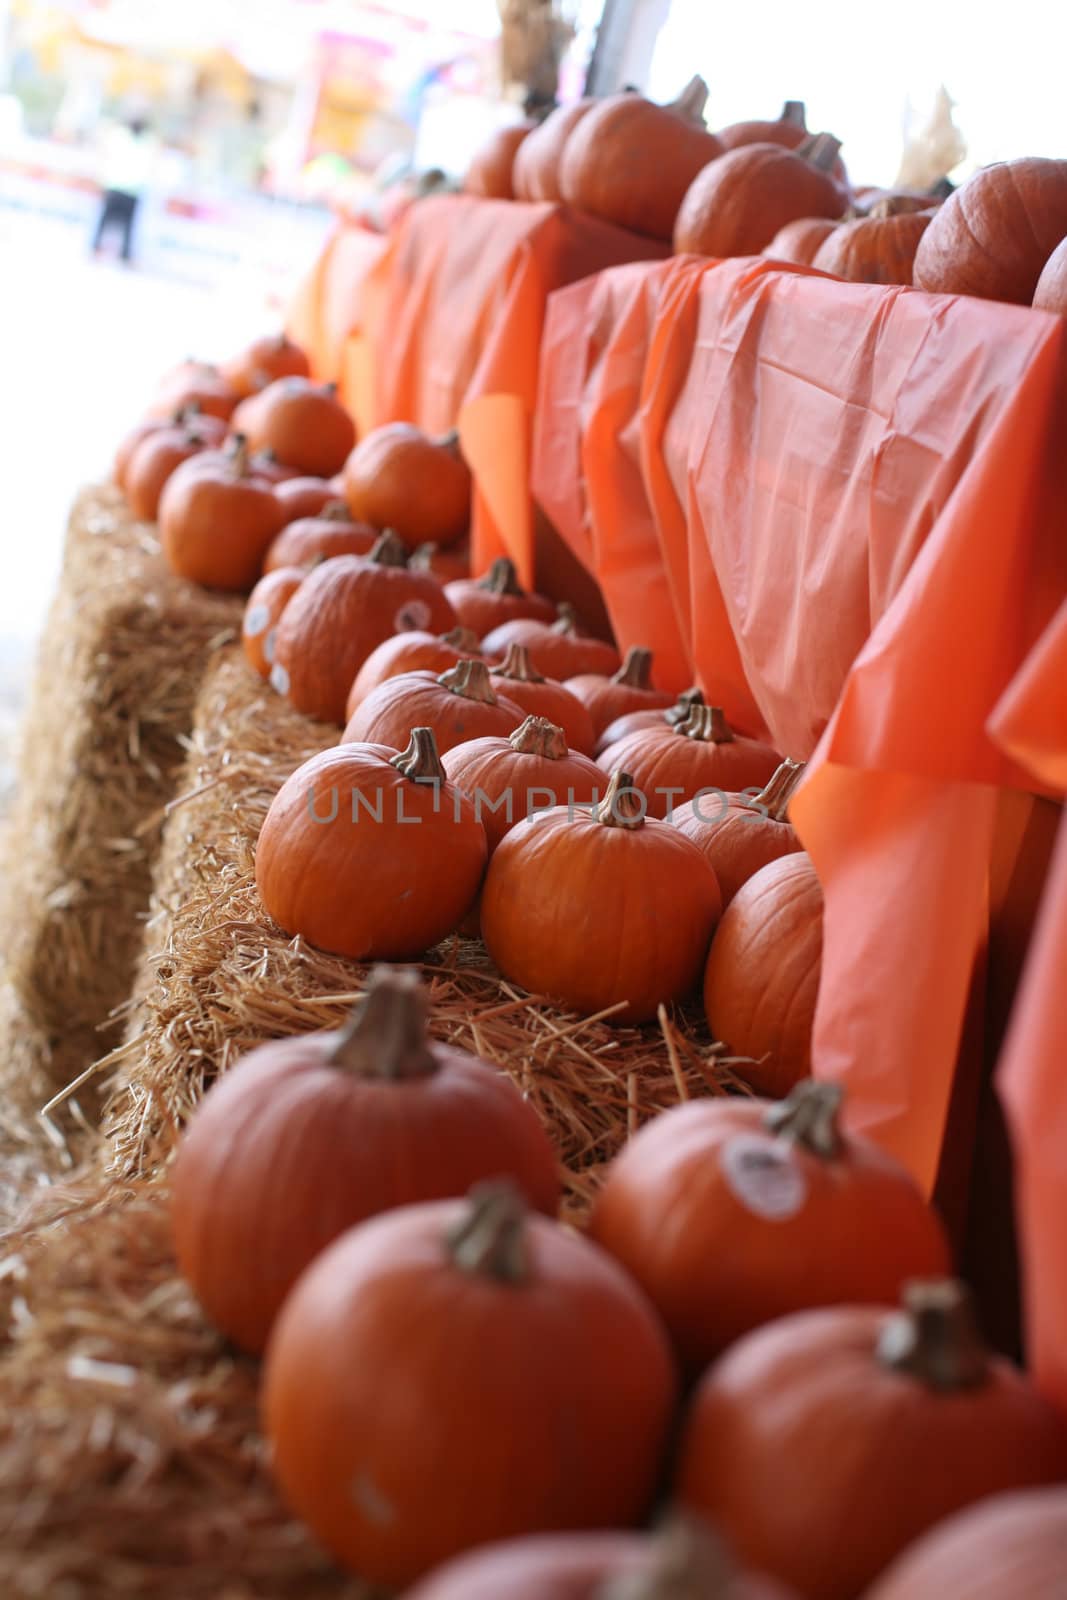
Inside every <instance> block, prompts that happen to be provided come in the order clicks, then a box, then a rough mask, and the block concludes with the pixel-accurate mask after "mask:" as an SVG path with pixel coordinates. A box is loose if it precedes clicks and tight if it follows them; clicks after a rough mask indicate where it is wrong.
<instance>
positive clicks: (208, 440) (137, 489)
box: [121, 411, 226, 522]
mask: <svg viewBox="0 0 1067 1600" xmlns="http://www.w3.org/2000/svg"><path fill="white" fill-rule="evenodd" d="M181 417H182V420H181V421H180V422H170V423H164V424H162V425H161V426H158V427H154V428H153V429H152V430H151V432H149V433H147V434H145V435H144V437H143V438H141V439H140V440H139V441H138V442H137V443H135V444H134V445H133V448H132V449H131V451H130V453H129V457H128V459H126V460H125V463H124V467H123V476H122V480H121V485H122V489H123V492H124V493H125V495H126V500H127V503H128V504H129V507H130V510H131V511H132V512H133V515H134V516H135V517H137V518H138V519H139V520H140V521H142V522H154V521H155V519H156V517H157V516H158V515H159V500H160V496H161V495H162V493H163V490H164V489H165V488H166V486H167V481H168V479H169V478H170V476H171V474H172V473H173V472H176V471H177V469H178V468H179V467H180V466H181V465H182V463H183V462H185V461H189V460H190V459H191V458H192V457H193V456H198V455H200V454H201V453H202V452H203V451H205V450H217V449H218V448H219V447H220V446H221V444H222V441H223V439H224V438H225V437H226V424H225V423H224V422H220V420H219V419H218V418H217V417H201V416H199V415H196V414H192V413H190V414H187V413H185V412H184V411H183V412H182V413H181ZM219 429H221V433H220V432H219V431H217V430H219Z"/></svg>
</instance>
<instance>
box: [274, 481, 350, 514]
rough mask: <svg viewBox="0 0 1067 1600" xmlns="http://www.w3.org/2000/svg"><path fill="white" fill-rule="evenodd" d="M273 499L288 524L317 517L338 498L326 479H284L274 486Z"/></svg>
mask: <svg viewBox="0 0 1067 1600" xmlns="http://www.w3.org/2000/svg"><path fill="white" fill-rule="evenodd" d="M274 498H275V499H276V500H277V502H278V504H279V505H280V506H281V508H282V515H283V518H284V521H285V523H286V524H288V523H290V522H299V521H300V520H301V518H303V517H317V516H318V514H319V512H320V511H323V510H325V508H326V507H327V506H328V505H329V504H330V502H331V500H336V499H338V498H339V497H338V495H337V494H336V493H335V492H334V488H333V485H332V484H331V483H330V482H329V481H328V480H327V479H326V478H286V479H284V480H283V481H282V482H281V483H279V484H277V485H276V486H275V490H274Z"/></svg>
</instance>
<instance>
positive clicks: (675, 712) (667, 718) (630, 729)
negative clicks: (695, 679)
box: [593, 686, 704, 756]
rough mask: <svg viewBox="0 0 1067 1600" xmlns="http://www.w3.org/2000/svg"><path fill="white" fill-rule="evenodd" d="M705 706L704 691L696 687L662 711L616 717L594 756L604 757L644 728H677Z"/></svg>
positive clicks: (599, 739)
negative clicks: (622, 741)
mask: <svg viewBox="0 0 1067 1600" xmlns="http://www.w3.org/2000/svg"><path fill="white" fill-rule="evenodd" d="M703 704H704V695H703V693H702V691H701V690H700V689H698V688H696V687H695V686H694V687H693V688H691V689H683V690H682V692H681V694H680V695H679V696H678V698H677V699H676V700H675V701H674V702H673V704H672V705H669V706H668V707H667V708H666V710H662V711H627V712H626V713H625V715H623V716H621V717H616V718H615V721H614V722H609V723H608V725H607V727H606V728H605V729H604V731H603V733H602V734H600V736H599V737H598V739H597V742H596V747H595V749H594V751H593V754H594V755H597V756H600V755H603V753H604V751H605V750H607V749H609V748H610V747H611V746H612V745H613V744H616V743H617V742H618V741H619V740H620V739H625V738H626V737H627V735H628V734H631V733H638V732H639V731H640V730H641V729H642V728H662V727H664V726H665V725H666V726H667V727H670V728H677V727H678V725H679V723H682V722H685V721H686V719H687V718H688V716H689V713H690V712H691V711H692V709H693V707H694V706H702V705H703Z"/></svg>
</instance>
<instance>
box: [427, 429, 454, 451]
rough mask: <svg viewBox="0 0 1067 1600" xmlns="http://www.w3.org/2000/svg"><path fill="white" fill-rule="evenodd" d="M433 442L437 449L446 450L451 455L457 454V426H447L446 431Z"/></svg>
mask: <svg viewBox="0 0 1067 1600" xmlns="http://www.w3.org/2000/svg"><path fill="white" fill-rule="evenodd" d="M433 442H434V444H435V445H436V446H437V448H438V450H447V451H448V452H449V453H450V454H451V455H454V456H458V455H459V429H458V428H449V430H448V432H447V433H443V434H442V435H441V437H440V438H439V439H435V440H434V441H433Z"/></svg>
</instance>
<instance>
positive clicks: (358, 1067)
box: [171, 967, 560, 1353]
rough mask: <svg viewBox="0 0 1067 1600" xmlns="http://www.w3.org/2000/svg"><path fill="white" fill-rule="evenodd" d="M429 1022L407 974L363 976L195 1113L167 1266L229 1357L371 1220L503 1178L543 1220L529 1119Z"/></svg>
mask: <svg viewBox="0 0 1067 1600" xmlns="http://www.w3.org/2000/svg"><path fill="white" fill-rule="evenodd" d="M426 1023H427V1006H426V998H425V991H424V990H423V989H421V987H420V985H419V982H418V977H417V975H416V974H415V973H414V972H406V971H404V970H403V969H402V968H401V969H395V968H389V967H376V968H375V969H374V970H373V971H372V972H371V974H370V978H369V980H368V984H367V992H366V997H365V999H364V1000H363V1001H362V1002H361V1004H360V1005H359V1006H358V1007H357V1008H356V1009H355V1010H354V1011H353V1013H352V1016H351V1018H350V1020H349V1022H348V1024H347V1025H346V1026H345V1027H344V1028H342V1029H341V1030H339V1031H338V1032H330V1033H307V1034H301V1035H298V1036H297V1037H296V1038H292V1039H275V1040H273V1041H272V1042H271V1043H269V1044H262V1045H260V1046H259V1047H258V1048H257V1049H255V1050H253V1051H251V1053H250V1054H249V1055H247V1056H245V1057H244V1058H243V1059H242V1060H240V1061H239V1062H238V1063H237V1065H236V1066H235V1067H233V1068H232V1069H231V1070H230V1071H229V1072H227V1073H225V1074H224V1076H223V1077H222V1078H221V1079H219V1081H218V1082H217V1083H216V1084H215V1086H214V1087H213V1088H212V1089H211V1091H210V1092H209V1094H208V1095H207V1097H206V1099H205V1100H204V1101H203V1102H202V1103H201V1104H200V1105H199V1106H198V1107H197V1109H196V1111H195V1112H194V1113H193V1116H192V1120H191V1122H190V1123H189V1126H188V1127H187V1129H186V1130H185V1133H184V1135H183V1137H182V1140H181V1143H180V1145H179V1148H178V1156H177V1160H176V1162H175V1164H174V1168H173V1172H172V1177H171V1198H172V1204H171V1216H172V1219H173V1227H174V1244H175V1249H176V1252H177V1257H178V1265H179V1267H180V1268H181V1270H182V1272H183V1273H184V1275H185V1277H186V1279H187V1281H188V1282H189V1283H190V1284H191V1286H192V1288H193V1289H194V1290H195V1292H196V1294H197V1297H198V1298H199V1300H200V1303H201V1305H202V1306H203V1307H204V1310H205V1311H206V1312H207V1314H208V1316H209V1317H210V1318H211V1321H212V1322H213V1323H214V1324H215V1326H216V1327H217V1328H220V1329H221V1330H222V1332H223V1333H225V1334H227V1335H228V1336H229V1337H230V1338H231V1339H233V1340H234V1341H235V1343H237V1344H239V1345H240V1346H241V1348H242V1349H244V1350H251V1351H254V1352H257V1353H258V1352H259V1351H261V1350H262V1349H263V1348H264V1346H265V1344H266V1342H267V1336H268V1334H269V1333H270V1330H271V1326H272V1324H273V1323H274V1320H275V1318H276V1316H277V1314H278V1312H279V1310H280V1309H281V1306H282V1303H283V1301H284V1300H285V1297H286V1295H287V1294H288V1293H289V1290H290V1289H291V1288H292V1286H293V1284H294V1283H295V1282H296V1280H297V1278H298V1277H299V1276H300V1274H301V1272H303V1270H304V1268H305V1267H307V1266H309V1265H310V1263H311V1262H312V1261H313V1260H314V1259H315V1257H316V1256H317V1255H319V1254H320V1253H321V1251H323V1250H324V1249H325V1248H326V1246H327V1245H328V1244H331V1243H332V1242H333V1240H334V1239H336V1238H337V1237H338V1236H339V1235H340V1234H342V1233H343V1232H344V1231H345V1229H346V1228H350V1227H352V1226H354V1225H355V1224H356V1223H357V1222H363V1221H365V1220H366V1218H367V1217H372V1216H376V1215H377V1214H378V1213H379V1212H381V1211H388V1210H391V1209H392V1208H393V1207H395V1206H403V1205H412V1204H414V1203H415V1202H417V1201H420V1200H443V1199H447V1198H448V1196H450V1195H463V1194H466V1192H467V1190H468V1189H469V1188H470V1187H471V1185H472V1184H474V1183H479V1182H483V1181H485V1180H486V1179H489V1178H499V1177H501V1176H506V1177H509V1178H511V1179H513V1181H514V1182H515V1183H516V1184H517V1185H518V1186H519V1188H520V1189H521V1190H522V1192H523V1193H524V1194H525V1195H526V1198H527V1200H528V1201H529V1203H530V1205H531V1206H534V1207H536V1208H537V1209H538V1210H539V1211H543V1212H545V1213H546V1215H548V1216H554V1215H555V1213H556V1208H557V1206H558V1204H559V1188H560V1185H559V1172H558V1166H557V1162H556V1156H555V1152H554V1151H553V1148H552V1145H551V1143H550V1141H549V1139H548V1136H547V1134H546V1133H545V1131H544V1129H543V1128H542V1126H541V1123H540V1120H539V1119H538V1117H537V1115H536V1113H535V1112H534V1111H533V1109H532V1108H531V1107H530V1106H529V1105H528V1104H527V1102H526V1101H525V1100H524V1099H523V1097H522V1095H521V1094H519V1093H518V1091H517V1090H516V1088H515V1087H514V1085H513V1084H512V1082H511V1080H510V1079H509V1078H507V1077H506V1076H505V1075H504V1074H503V1073H502V1072H500V1071H499V1070H498V1068H496V1067H494V1066H491V1065H490V1064H489V1063H488V1062H487V1061H481V1060H479V1059H478V1057H477V1056H472V1055H469V1054H468V1053H467V1051H466V1050H459V1049H457V1048H455V1047H454V1046H451V1045H446V1044H438V1043H436V1042H435V1041H434V1040H432V1039H431V1038H430V1037H429V1035H428V1033H427V1027H426Z"/></svg>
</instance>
